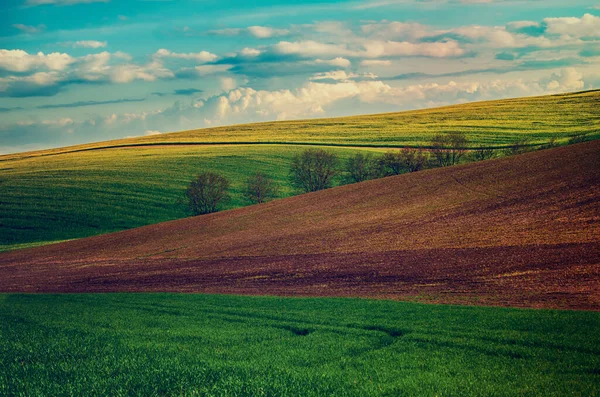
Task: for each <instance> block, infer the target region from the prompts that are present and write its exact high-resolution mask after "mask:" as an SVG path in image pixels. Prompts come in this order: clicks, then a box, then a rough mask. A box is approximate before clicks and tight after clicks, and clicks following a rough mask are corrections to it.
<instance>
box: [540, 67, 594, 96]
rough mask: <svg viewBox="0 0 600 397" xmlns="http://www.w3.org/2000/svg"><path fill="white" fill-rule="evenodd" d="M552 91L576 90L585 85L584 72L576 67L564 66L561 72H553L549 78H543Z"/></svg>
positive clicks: (543, 81)
mask: <svg viewBox="0 0 600 397" xmlns="http://www.w3.org/2000/svg"><path fill="white" fill-rule="evenodd" d="M542 83H543V84H546V88H547V89H548V90H550V91H575V90H581V89H583V88H584V87H585V83H584V81H583V74H582V73H580V72H578V71H577V69H575V68H564V69H562V70H561V71H560V72H557V73H552V75H550V77H549V78H547V79H545V80H542Z"/></svg>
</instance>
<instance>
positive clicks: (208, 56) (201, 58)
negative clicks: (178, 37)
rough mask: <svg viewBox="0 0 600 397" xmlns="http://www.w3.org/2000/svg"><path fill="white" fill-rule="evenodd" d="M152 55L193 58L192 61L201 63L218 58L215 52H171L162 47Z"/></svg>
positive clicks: (156, 56)
mask: <svg viewBox="0 0 600 397" xmlns="http://www.w3.org/2000/svg"><path fill="white" fill-rule="evenodd" d="M154 57H155V58H178V59H186V60H193V61H197V62H202V63H205V62H212V61H214V60H216V59H217V58H218V57H217V56H216V55H215V54H212V53H210V52H208V51H200V52H190V53H187V54H186V53H177V52H171V51H169V50H166V49H164V48H161V49H160V50H158V51H156V53H155V54H154Z"/></svg>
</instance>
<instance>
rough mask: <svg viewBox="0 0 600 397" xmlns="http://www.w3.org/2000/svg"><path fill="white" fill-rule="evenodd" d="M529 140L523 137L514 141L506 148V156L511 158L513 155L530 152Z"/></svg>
mask: <svg viewBox="0 0 600 397" xmlns="http://www.w3.org/2000/svg"><path fill="white" fill-rule="evenodd" d="M532 150H533V149H532V146H531V138H528V137H523V138H518V139H515V140H514V141H513V142H512V143H511V144H510V146H509V147H508V148H506V155H507V156H513V155H515V154H522V153H527V152H530V151H532Z"/></svg>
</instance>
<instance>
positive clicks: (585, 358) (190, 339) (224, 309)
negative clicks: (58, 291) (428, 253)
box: [0, 294, 600, 396]
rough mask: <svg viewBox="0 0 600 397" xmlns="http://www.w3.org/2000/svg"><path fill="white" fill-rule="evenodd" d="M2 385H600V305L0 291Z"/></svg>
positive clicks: (36, 391)
mask: <svg viewBox="0 0 600 397" xmlns="http://www.w3.org/2000/svg"><path fill="white" fill-rule="evenodd" d="M0 320H1V321H0V331H1V336H2V337H1V338H0V356H2V360H1V361H0V394H1V395H213V396H247V395H255V396H286V395H303V396H323V395H336V396H355V395H356V396H392V395H394V396H397V395H469V396H474V395H482V396H483V395H540V396H549V395H557V396H558V395H561V396H562V395H581V396H583V395H589V396H591V395H597V394H598V393H600V334H599V333H598V332H597V331H598V329H599V328H600V313H593V312H569V311H563V312H560V311H539V310H535V311H534V310H518V309H500V308H475V307H455V306H434V305H421V304H416V303H401V302H391V301H372V300H356V299H298V298H268V297H260V298H258V297H254V298H251V297H236V296H219V295H173V294H135V295H131V294H127V295H124V294H110V295H94V294H92V295H2V296H0Z"/></svg>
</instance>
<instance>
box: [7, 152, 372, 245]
mask: <svg viewBox="0 0 600 397" xmlns="http://www.w3.org/2000/svg"><path fill="white" fill-rule="evenodd" d="M305 148H306V147H304V146H293V145H289V146H271V145H264V146H263V145H258V146H257V145H249V146H248V145H233V146H183V147H140V148H121V149H106V150H100V151H90V152H80V153H69V154H62V155H59V156H50V157H33V158H27V159H23V160H19V161H5V162H1V161H0V173H1V176H0V186H1V187H2V198H1V199H0V200H1V201H2V205H1V206H0V219H2V221H1V224H0V250H3V249H9V248H20V247H26V246H32V245H36V243H37V244H38V245H39V244H43V243H44V242H50V241H60V240H67V239H72V238H78V237H85V236H91V235H96V234H103V233H108V232H113V231H118V230H123V229H130V228H134V227H138V226H142V225H147V224H153V223H158V222H164V221H167V220H172V219H178V218H183V217H185V216H188V215H189V214H188V213H187V211H186V208H185V206H184V205H183V204H181V203H179V202H178V200H181V199H182V198H183V192H184V190H185V188H186V187H187V185H188V184H189V183H190V181H191V180H192V179H193V178H194V177H195V176H197V175H198V174H199V173H200V171H202V170H207V169H208V170H215V171H218V172H219V173H221V174H223V175H224V176H225V177H227V178H228V179H229V180H230V181H231V183H232V186H231V189H230V190H231V196H232V199H231V201H229V202H228V203H226V204H225V205H224V206H223V208H224V209H229V208H236V207H241V206H244V205H249V204H251V203H250V201H248V200H247V199H246V198H244V196H243V194H242V189H243V186H244V183H245V180H246V178H247V177H248V176H250V175H251V174H252V173H254V172H257V171H261V172H265V173H267V174H268V175H269V176H271V177H272V178H273V179H274V180H275V182H276V183H277V184H278V186H280V188H281V189H280V196H281V197H288V196H291V195H293V194H294V191H293V189H292V187H291V186H290V183H289V179H288V170H289V164H290V163H291V159H292V157H293V156H294V154H296V153H298V152H300V151H302V150H304V149H305ZM330 150H331V151H332V152H334V153H336V154H337V155H338V156H339V157H340V159H341V161H343V159H345V158H347V157H348V156H350V155H351V154H353V153H355V152H356V151H357V150H360V151H363V152H364V151H371V152H372V151H377V149H368V148H361V149H346V148H331V149H330Z"/></svg>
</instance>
